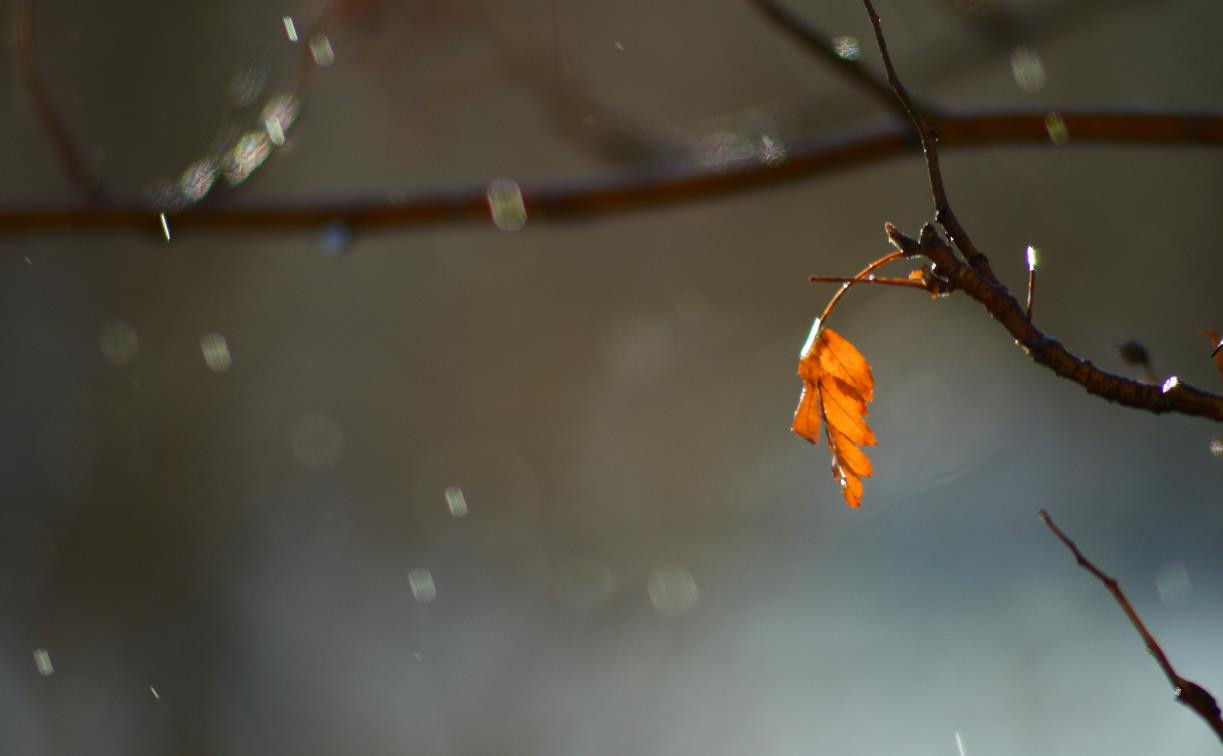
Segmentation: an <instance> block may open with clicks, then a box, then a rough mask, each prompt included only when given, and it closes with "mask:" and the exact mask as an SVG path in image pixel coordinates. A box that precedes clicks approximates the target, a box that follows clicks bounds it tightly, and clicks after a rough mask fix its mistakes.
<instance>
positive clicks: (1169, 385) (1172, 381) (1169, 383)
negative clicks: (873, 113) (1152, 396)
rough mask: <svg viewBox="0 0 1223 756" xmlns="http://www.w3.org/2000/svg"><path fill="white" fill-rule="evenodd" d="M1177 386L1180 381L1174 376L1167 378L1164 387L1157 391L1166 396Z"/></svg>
mask: <svg viewBox="0 0 1223 756" xmlns="http://www.w3.org/2000/svg"><path fill="white" fill-rule="evenodd" d="M1179 385H1181V379H1180V378H1177V377H1176V376H1175V375H1174V376H1171V377H1170V378H1168V380H1166V381H1164V385H1163V386H1161V387H1160V389H1159V390H1160V391H1162V392H1163V393H1165V394H1166V393H1168V392H1169V391H1171V390H1173V389H1175V388H1176V387H1177V386H1179Z"/></svg>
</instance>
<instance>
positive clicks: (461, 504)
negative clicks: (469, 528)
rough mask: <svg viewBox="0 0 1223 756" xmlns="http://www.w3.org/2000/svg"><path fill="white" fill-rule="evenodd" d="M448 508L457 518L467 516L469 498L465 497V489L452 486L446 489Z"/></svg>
mask: <svg viewBox="0 0 1223 756" xmlns="http://www.w3.org/2000/svg"><path fill="white" fill-rule="evenodd" d="M445 495H446V508H447V509H449V510H450V514H452V515H454V516H455V517H466V516H467V497H466V496H464V495H463V489H461V488H459V487H458V486H450V487H449V488H447V489H446V494H445Z"/></svg>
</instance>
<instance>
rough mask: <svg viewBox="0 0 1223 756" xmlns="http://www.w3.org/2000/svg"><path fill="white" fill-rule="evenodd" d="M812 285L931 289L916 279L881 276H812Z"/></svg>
mask: <svg viewBox="0 0 1223 756" xmlns="http://www.w3.org/2000/svg"><path fill="white" fill-rule="evenodd" d="M811 283H839V284H860V283H861V284H882V285H884V286H904V287H906V288H909V289H922V290H924V291H929V290H930V287H928V286H926V285H925V284H924V283H922V282H921V281H919V280H917V279H915V278H880V277H879V276H867V277H866V278H850V277H849V276H811Z"/></svg>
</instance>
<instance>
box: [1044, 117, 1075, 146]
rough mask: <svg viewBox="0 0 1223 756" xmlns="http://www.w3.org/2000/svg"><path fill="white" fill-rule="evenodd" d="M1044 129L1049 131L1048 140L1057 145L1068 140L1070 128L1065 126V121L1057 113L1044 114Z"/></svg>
mask: <svg viewBox="0 0 1223 756" xmlns="http://www.w3.org/2000/svg"><path fill="white" fill-rule="evenodd" d="M1045 131H1047V132H1048V133H1049V141H1050V142H1053V143H1054V144H1055V145H1057V146H1058V147H1061V146H1062V145H1063V144H1066V143H1067V142H1069V141H1070V130H1069V129H1067V128H1066V122H1065V121H1064V120H1062V117H1061V116H1060V115H1058V114H1057V113H1050V114H1049V115H1047V116H1045Z"/></svg>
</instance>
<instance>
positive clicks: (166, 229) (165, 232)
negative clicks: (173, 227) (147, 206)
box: [158, 213, 170, 241]
mask: <svg viewBox="0 0 1223 756" xmlns="http://www.w3.org/2000/svg"><path fill="white" fill-rule="evenodd" d="M158 217H159V218H161V234H162V236H164V237H166V241H170V223H169V221H167V220H166V214H165V213H161V214H160V215H159V216H158Z"/></svg>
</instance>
